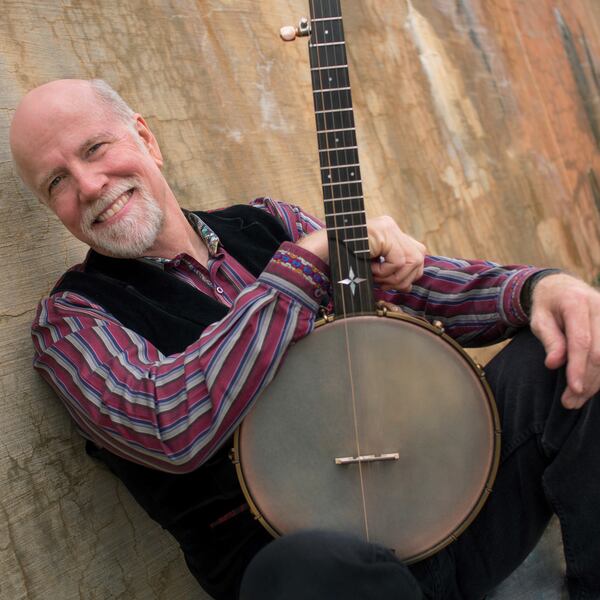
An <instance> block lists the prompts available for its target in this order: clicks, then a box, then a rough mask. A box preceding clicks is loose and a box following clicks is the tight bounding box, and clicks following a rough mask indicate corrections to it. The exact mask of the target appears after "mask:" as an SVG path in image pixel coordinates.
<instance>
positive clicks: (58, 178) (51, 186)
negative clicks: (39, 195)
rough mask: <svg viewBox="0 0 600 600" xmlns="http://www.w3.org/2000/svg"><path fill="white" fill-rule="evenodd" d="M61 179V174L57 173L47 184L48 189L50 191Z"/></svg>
mask: <svg viewBox="0 0 600 600" xmlns="http://www.w3.org/2000/svg"><path fill="white" fill-rule="evenodd" d="M62 180H63V177H62V175H57V176H56V177H55V178H54V179H53V180H52V181H51V182H50V184H49V185H48V191H49V192H51V191H52V190H53V189H54V188H55V187H56V186H57V185H58V184H59V183H60V182H61V181H62Z"/></svg>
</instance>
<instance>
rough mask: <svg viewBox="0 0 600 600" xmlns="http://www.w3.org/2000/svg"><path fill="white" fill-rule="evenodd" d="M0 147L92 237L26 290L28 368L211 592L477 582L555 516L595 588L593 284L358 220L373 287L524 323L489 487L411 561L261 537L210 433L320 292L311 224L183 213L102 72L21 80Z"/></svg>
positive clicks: (266, 367) (497, 323) (468, 318)
mask: <svg viewBox="0 0 600 600" xmlns="http://www.w3.org/2000/svg"><path fill="white" fill-rule="evenodd" d="M10 143H11V149H12V153H13V157H14V161H15V165H16V168H17V170H18V172H19V174H20V176H21V177H22V179H23V181H24V182H25V184H26V185H27V186H28V188H29V189H30V190H31V191H32V192H33V193H34V194H35V195H36V196H37V197H38V198H39V199H40V201H41V202H42V203H43V204H45V205H46V206H47V207H48V208H49V209H50V210H52V211H53V212H54V213H55V214H56V215H57V216H58V218H59V219H60V220H61V221H62V223H63V224H64V225H65V226H66V227H67V229H68V230H69V231H70V232H71V233H72V234H73V235H75V237H77V238H78V239H80V240H81V241H83V242H85V243H86V244H88V245H89V247H90V252H89V254H88V256H87V258H86V260H85V262H84V263H83V264H82V265H77V266H75V267H74V268H73V269H71V270H69V271H68V272H67V273H66V274H65V275H64V276H63V277H62V278H61V280H60V281H59V282H58V283H57V285H56V286H55V288H54V289H53V291H52V292H51V294H50V296H49V297H48V298H45V299H44V300H42V302H41V304H40V308H39V310H38V313H37V316H36V320H35V322H34V324H33V329H32V332H33V340H34V346H35V350H36V359H35V366H36V368H37V369H38V370H39V372H40V373H41V374H42V376H43V377H44V378H45V379H46V380H47V381H48V382H49V383H50V385H51V386H52V387H53V388H54V389H55V390H56V392H57V394H58V395H59V397H60V398H61V399H62V400H63V402H64V403H65V406H66V408H67V410H68V411H69V413H70V414H71V416H72V417H73V419H74V421H75V422H76V424H77V425H78V427H79V429H80V431H81V432H82V434H83V436H84V437H85V438H86V440H87V445H86V447H87V450H88V452H89V453H90V454H91V455H92V456H94V457H96V458H98V459H100V460H102V461H104V462H105V463H106V464H107V465H108V466H109V468H110V469H111V470H112V471H113V472H114V473H115V474H116V475H117V476H118V477H119V478H120V479H121V480H122V481H123V482H124V483H125V485H126V486H127V487H128V489H129V490H130V491H131V493H132V494H133V495H134V497H135V498H136V499H137V500H138V502H140V504H141V505H142V506H143V507H144V508H145V509H146V511H147V512H148V513H149V515H150V516H151V517H152V518H154V519H155V520H157V521H158V522H159V523H160V524H161V525H162V526H163V527H165V528H166V529H167V530H168V531H170V532H171V533H172V535H173V536H174V537H175V538H176V539H177V541H178V542H179V544H180V545H181V548H182V550H183V552H184V555H185V558H186V561H187V564H188V566H189V568H190V570H191V572H192V573H193V574H194V576H195V577H196V578H197V579H198V581H199V582H200V584H201V585H202V586H203V587H204V588H205V589H206V590H207V591H208V592H209V593H211V594H212V595H213V596H214V597H215V598H217V599H231V598H238V597H242V598H244V599H252V598H261V599H265V598H285V599H286V600H289V599H290V598H331V597H336V598H337V597H339V598H342V597H343V598H360V599H362V598H373V599H377V600H381V599H385V598H397V597H402V598H420V597H422V596H423V595H425V597H427V598H457V599H458V598H469V599H470V598H473V599H479V598H481V597H482V596H483V595H485V594H486V593H487V592H488V591H489V590H490V589H492V588H493V587H494V586H495V585H497V583H499V582H500V581H501V580H502V579H503V578H504V577H506V576H507V575H508V574H509V573H510V572H511V571H512V569H514V568H515V567H516V566H517V565H518V564H519V563H520V562H521V561H522V560H523V558H524V557H525V556H526V555H527V553H528V552H529V551H530V550H531V548H533V546H534V545H535V543H536V542H537V540H538V539H539V537H540V535H541V533H542V531H543V529H544V527H545V525H546V524H547V522H548V519H549V518H550V516H551V514H552V512H553V511H554V512H556V513H557V514H558V516H559V518H560V520H561V526H562V530H563V534H564V535H565V542H566V543H565V547H566V548H567V550H568V552H567V553H566V559H567V576H568V585H569V590H570V593H571V597H572V598H582V599H583V598H600V569H598V565H600V515H599V508H598V507H600V484H599V483H598V482H600V477H599V475H600V467H599V457H600V444H599V442H598V439H600V436H598V434H597V432H598V431H600V427H599V426H600V416H599V414H600V413H599V411H600V408H599V407H598V399H597V398H593V399H592V397H593V396H594V395H597V392H598V389H599V388H600V317H599V315H600V311H599V308H600V294H598V292H596V291H595V290H593V289H592V288H590V287H589V286H587V285H586V284H584V283H583V282H581V281H579V280H577V279H575V278H572V277H570V276H567V275H565V274H562V273H557V272H556V271H555V270H544V269H534V268H531V267H525V266H510V267H501V266H498V265H494V264H492V263H489V262H484V261H463V260H455V259H445V258H439V257H431V256H426V255H425V249H424V247H423V246H422V245H421V244H420V243H419V242H417V241H416V240H413V239H412V238H410V237H409V236H407V235H406V234H404V233H403V232H402V231H401V230H400V229H399V228H398V227H397V225H396V224H395V223H394V222H393V221H392V220H391V219H389V218H387V217H382V218H378V219H374V220H372V221H370V222H369V223H368V232H369V240H370V244H371V256H372V257H373V258H379V259H380V260H378V261H374V262H373V274H374V281H375V283H376V286H377V287H376V297H377V298H379V299H382V300H385V301H386V302H388V303H391V304H390V306H391V305H399V306H402V307H404V308H405V310H409V311H410V312H411V313H413V314H420V315H422V316H424V317H426V318H427V319H429V320H433V319H439V320H441V321H442V322H444V323H445V324H446V331H447V333H449V334H450V335H452V336H453V337H455V338H456V339H458V340H459V341H463V342H469V343H470V344H472V345H478V344H479V345H480V344H485V343H492V342H495V341H498V340H500V339H503V338H506V337H509V336H511V335H514V333H515V332H516V331H517V330H518V329H520V331H521V332H520V333H519V334H518V335H517V336H516V338H515V340H514V341H513V342H512V343H511V344H509V345H508V347H507V348H506V349H505V350H504V351H503V352H502V353H501V354H500V355H499V356H498V357H497V358H496V359H494V361H493V362H492V363H491V364H490V365H488V367H487V368H486V372H487V375H488V379H489V382H490V385H491V386H492V388H493V390H494V393H495V397H496V401H497V403H498V407H499V411H500V414H501V419H502V428H503V450H502V461H501V466H500V469H499V473H498V477H497V481H496V484H495V487H494V494H492V496H491V499H490V500H489V501H488V503H487V504H486V505H485V507H484V509H483V510H482V511H481V513H480V514H479V516H478V517H477V519H476V520H475V522H474V523H473V524H472V525H471V527H470V528H469V529H468V530H467V532H466V533H465V534H463V535H462V536H461V538H460V539H459V540H458V541H457V542H454V543H453V544H451V545H450V546H449V547H447V548H446V549H444V550H442V551H441V552H439V553H438V554H436V555H434V556H433V557H431V558H429V559H427V560H425V561H421V562H420V563H417V564H416V565H414V566H411V567H410V568H407V567H406V566H404V565H403V564H402V563H400V562H399V561H398V560H396V559H395V557H394V555H393V553H391V552H390V551H388V550H387V549H385V548H381V547H378V546H376V545H374V544H369V543H367V542H364V541H362V540H358V539H355V538H352V537H350V536H344V535H341V534H336V533H332V532H300V533H298V534H294V535H292V536H285V537H283V538H281V539H279V540H278V541H276V542H271V540H270V538H269V536H268V535H267V534H266V532H265V531H263V530H262V528H261V527H260V525H258V524H257V523H256V521H254V519H253V518H252V517H251V515H250V514H249V511H248V510H247V506H246V504H245V501H244V498H243V495H242V493H241V491H240V488H239V485H238V483H237V479H236V477H235V473H234V470H233V467H232V466H231V464H230V461H229V460H228V457H227V453H228V449H229V447H230V442H229V438H230V435H231V433H232V431H233V430H234V429H235V427H236V426H237V425H238V424H239V422H240V421H241V419H242V418H243V416H244V415H245V413H246V411H247V410H248V408H249V407H250V406H251V405H252V403H253V402H254V400H255V399H256V398H257V397H258V396H259V395H260V392H261V391H262V389H264V387H265V386H266V385H267V384H268V382H269V381H270V379H271V378H272V376H273V374H274V372H275V370H276V368H277V366H278V365H279V364H280V362H281V360H283V357H284V354H285V350H286V348H287V347H288V345H289V344H290V343H292V342H293V341H295V340H298V339H301V338H302V337H304V336H305V335H307V334H309V333H310V331H311V329H312V327H313V325H314V320H315V315H316V314H317V312H318V311H319V310H320V308H321V304H322V303H325V304H326V300H325V299H326V298H327V297H328V289H329V279H328V265H327V261H328V251H327V238H326V233H325V231H324V230H323V229H322V228H321V224H320V223H319V221H318V220H317V219H315V218H313V217H311V216H310V215H307V214H306V213H304V212H303V211H302V210H301V209H299V208H298V207H293V206H290V205H287V204H284V203H279V202H275V201H273V200H270V199H258V200H257V201H255V202H254V203H253V205H252V206H235V207H229V208H227V209H223V210H221V211H216V212H212V213H205V212H200V211H198V212H188V211H182V210H181V209H180V207H179V205H178V203H177V200H176V198H175V196H174V194H173V192H172V190H171V188H170V187H169V185H168V183H167V182H166V180H165V178H164V176H163V174H162V170H161V168H162V165H163V159H162V154H161V151H160V148H159V145H158V143H157V141H156V139H155V137H154V135H153V134H152V132H151V130H150V128H149V127H148V125H147V123H146V122H145V120H144V119H143V118H142V116H141V115H139V114H137V113H135V112H134V111H133V110H131V108H129V107H128V106H127V104H126V103H125V102H124V101H123V100H122V99H121V98H120V97H119V96H118V94H116V92H114V90H112V89H111V88H110V87H109V86H107V85H106V84H105V83H104V82H101V81H91V82H90V81H80V80H60V81H53V82H50V83H48V84H46V85H43V86H40V87H39V88H36V89H34V90H32V91H31V92H29V94H27V95H26V96H25V97H24V98H23V100H22V101H21V103H20V104H19V106H18V108H17V111H16V113H15V116H14V119H13V122H12V126H11V132H10ZM413 284H414V285H413ZM490 306H494V307H495V308H494V310H491V309H490ZM457 317H458V318H457ZM528 325H529V327H527V326H528ZM531 332H533V334H534V335H532V334H531ZM307 389H310V382H307ZM248 565H250V566H248ZM308 574H310V576H309V575H308ZM240 590H241V591H240Z"/></svg>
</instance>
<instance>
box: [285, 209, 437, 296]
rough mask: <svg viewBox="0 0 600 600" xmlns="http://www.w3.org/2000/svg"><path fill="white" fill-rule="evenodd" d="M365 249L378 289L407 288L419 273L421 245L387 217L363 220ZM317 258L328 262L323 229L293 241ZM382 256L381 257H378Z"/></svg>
mask: <svg viewBox="0 0 600 600" xmlns="http://www.w3.org/2000/svg"><path fill="white" fill-rule="evenodd" d="M367 231H368V234H369V248H370V250H371V258H373V259H379V262H377V261H374V262H373V266H372V269H373V280H374V282H375V283H376V284H377V285H378V286H379V287H380V288H381V289H382V290H392V289H393V290H399V291H403V292H408V291H410V288H411V285H412V283H413V282H414V281H416V280H417V279H419V277H421V275H423V266H424V262H425V250H426V249H425V246H424V245H423V244H421V243H420V242H418V241H417V240H415V239H414V238H412V237H410V236H409V235H408V234H406V233H404V232H403V231H402V230H401V229H400V227H398V225H397V224H396V222H395V221H394V219H392V218H391V217H388V216H382V217H376V218H374V219H370V220H368V221H367ZM296 243H297V245H298V246H301V247H302V248H306V250H309V251H310V252H312V253H313V254H316V255H317V256H318V257H319V258H320V259H322V260H324V261H325V262H327V263H328V262H329V251H328V244H327V231H326V230H325V229H321V230H319V231H315V232H313V233H311V234H309V235H307V236H305V237H303V238H301V239H300V240H298V242H296ZM382 259H383V260H382Z"/></svg>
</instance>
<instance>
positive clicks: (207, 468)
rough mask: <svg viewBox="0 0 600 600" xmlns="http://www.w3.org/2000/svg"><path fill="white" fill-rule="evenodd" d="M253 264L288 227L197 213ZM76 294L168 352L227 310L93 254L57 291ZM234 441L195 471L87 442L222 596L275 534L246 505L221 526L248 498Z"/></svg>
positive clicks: (246, 213) (241, 209)
mask: <svg viewBox="0 0 600 600" xmlns="http://www.w3.org/2000/svg"><path fill="white" fill-rule="evenodd" d="M196 214H197V215H199V216H200V217H201V218H202V219H203V220H204V221H205V222H206V224H207V225H208V226H209V227H211V229H213V231H214V232H215V233H216V234H217V235H218V236H219V239H220V240H221V243H222V244H223V246H224V247H225V248H226V249H227V251H228V252H229V253H230V254H231V255H233V256H234V257H235V258H236V259H237V260H238V261H239V262H240V263H241V264H242V265H243V266H244V267H246V269H248V271H250V272H251V273H252V274H253V275H255V276H258V275H259V274H260V272H261V271H262V270H263V269H264V267H265V266H266V264H267V263H268V261H269V259H270V258H271V257H272V255H273V254H274V252H275V251H276V250H277V248H278V247H279V245H280V244H281V242H283V241H284V240H286V239H289V238H288V237H287V235H286V233H285V231H284V229H283V227H282V226H281V224H280V223H279V222H278V221H277V219H275V218H274V217H272V216H271V215H269V214H267V213H265V212H264V211H262V210H260V209H256V208H252V207H249V206H243V205H238V206H233V207H231V208H227V209H225V210H222V211H218V212H216V213H203V212H198V213H196ZM67 290H69V291H73V292H77V293H79V294H81V295H83V296H85V297H87V298H89V299H90V300H93V301H94V302H96V303H98V304H100V305H101V306H103V307H104V308H105V309H106V310H108V311H110V312H111V313H112V314H113V315H114V316H115V317H116V318H117V319H118V320H119V321H120V322H121V323H122V324H123V325H125V326H126V327H128V328H129V329H132V330H133V331H136V332H137V333H139V334H140V335H142V336H143V337H144V338H146V339H147V340H148V341H150V342H152V344H154V345H155V346H156V347H157V348H158V349H159V350H160V351H161V352H163V353H164V354H166V355H169V354H173V353H176V352H181V351H183V350H184V349H185V348H186V347H187V346H188V345H189V344H191V343H192V342H193V341H195V340H196V339H197V338H198V337H199V336H200V334H201V333H202V331H203V330H204V328H205V327H206V326H208V325H209V324H211V323H213V322H215V321H217V320H219V319H221V318H223V317H224V316H225V314H226V313H227V308H226V307H224V306H223V305H222V304H220V303H219V302H217V301H216V300H214V299H212V298H210V297H209V296H206V295H205V294H202V293H200V292H198V291H197V290H196V289H194V288H193V287H192V286H190V285H188V284H187V283H185V282H183V281H181V280H179V279H177V278H176V277H174V276H173V275H171V274H169V273H167V272H165V271H163V270H162V269H160V268H157V267H156V266H154V265H150V264H146V263H145V262H143V261H139V260H127V259H116V258H109V257H106V256H103V255H100V254H97V253H96V252H93V251H92V252H90V254H89V256H88V259H87V261H86V263H85V267H84V271H83V272H78V271H71V272H69V273H67V274H66V275H65V276H64V277H63V279H62V280H61V281H60V282H59V283H58V285H57V287H56V288H55V289H54V290H53V293H54V292H60V291H67ZM230 448H231V442H228V443H225V444H224V445H223V447H222V448H221V449H220V450H219V451H218V452H217V453H216V454H214V455H213V456H212V457H211V458H210V459H209V460H208V461H207V462H206V463H204V464H203V465H202V466H201V467H200V468H198V469H196V470H195V471H194V472H192V473H188V474H183V475H174V474H170V473H165V472H163V471H158V470H155V469H150V468H147V467H143V466H141V465H138V464H135V463H132V462H130V461H127V460H124V459H122V458H120V457H118V456H116V455H114V454H112V453H110V452H108V451H107V450H106V449H103V448H97V447H96V446H95V445H94V444H92V443H91V442H88V443H87V445H86V449H87V451H88V453H89V454H91V455H92V456H94V457H95V458H98V459H100V460H101V461H103V462H104V463H105V464H106V465H107V466H108V468H109V469H110V470H111V471H112V472H113V473H114V474H115V475H116V476H117V477H118V478H119V479H121V481H122V482H123V483H124V484H125V486H126V487H127V489H128V490H129V491H130V492H131V494H132V495H133V496H134V498H135V499H136V500H137V501H138V502H139V504H140V505H141V506H142V507H143V508H144V509H145V510H146V512H147V513H148V514H149V515H150V517H151V518H152V519H154V520H155V521H157V522H158V523H159V524H160V525H161V526H162V527H164V528H165V529H167V530H168V531H169V532H170V533H171V534H172V535H173V536H174V537H175V539H176V540H177V541H178V542H179V544H180V546H181V548H182V550H183V553H184V555H185V559H186V562H187V564H188V567H189V568H190V571H191V572H192V574H193V575H194V576H195V577H196V579H198V581H199V582H200V584H201V585H202V587H203V588H204V589H205V590H206V591H207V592H208V593H210V594H211V595H212V596H214V597H215V598H216V599H218V600H232V599H236V598H237V597H238V590H239V584H240V580H241V577H242V575H243V572H244V570H245V568H246V565H247V564H248V562H249V561H250V560H251V558H252V557H253V556H254V555H255V554H256V553H257V552H258V550H259V549H260V548H262V547H263V546H264V545H265V544H267V543H268V542H269V541H270V540H271V537H270V536H269V534H267V533H266V531H265V530H264V529H263V528H262V526H261V525H259V524H258V523H257V521H255V519H254V518H253V517H252V516H251V514H250V513H249V511H248V510H245V511H243V512H241V513H239V514H237V515H236V516H234V517H232V518H230V519H228V520H226V521H225V522H223V523H221V524H217V525H215V522H216V521H218V520H219V518H220V517H222V516H224V515H226V514H228V513H230V511H235V509H236V508H238V507H240V505H243V504H244V502H245V500H244V497H243V494H242V492H241V489H240V486H239V484H238V480H237V476H236V474H235V469H234V467H233V465H232V464H231V461H230V460H229V458H228V453H229V450H230Z"/></svg>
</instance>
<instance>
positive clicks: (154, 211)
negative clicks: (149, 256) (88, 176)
mask: <svg viewBox="0 0 600 600" xmlns="http://www.w3.org/2000/svg"><path fill="white" fill-rule="evenodd" d="M131 188H135V191H134V195H136V196H137V197H136V198H133V202H134V204H133V205H132V206H131V207H130V208H129V209H128V212H127V214H126V215H123V216H122V217H120V218H119V219H118V220H117V221H116V222H115V223H114V224H112V225H108V226H107V225H105V226H103V227H101V228H97V227H94V226H93V223H94V221H95V219H96V217H97V216H98V215H99V214H100V213H101V212H102V211H103V210H105V209H106V208H107V207H109V206H110V205H111V204H112V203H113V202H114V201H115V200H116V199H117V198H118V197H119V196H121V195H122V194H124V193H125V192H127V191H128V190H130V189H131ZM130 201H131V200H130ZM163 221H164V215H163V211H162V209H161V208H160V206H159V205H158V202H157V201H156V199H155V198H154V197H153V196H152V194H150V192H149V191H148V190H147V189H146V187H145V186H144V185H143V184H142V182H141V181H139V180H138V179H137V178H129V179H124V180H122V181H121V182H119V183H118V184H117V185H116V186H114V187H113V188H112V189H110V190H109V191H108V192H106V193H105V194H103V195H102V196H101V197H100V198H98V200H96V202H94V204H93V205H91V206H88V207H87V209H86V210H85V212H84V213H83V215H82V217H81V231H82V232H83V234H84V235H85V236H86V238H87V241H88V243H89V245H90V246H92V247H93V248H95V249H97V250H99V251H100V252H101V253H103V254H108V255H109V256H115V257H117V258H139V257H140V256H144V253H146V252H147V251H148V250H149V249H150V248H151V247H152V245H153V244H154V242H155V241H156V238H157V237H158V234H159V233H160V230H161V229H162V225H163Z"/></svg>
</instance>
